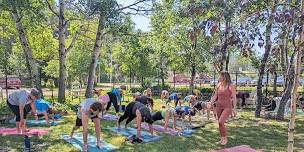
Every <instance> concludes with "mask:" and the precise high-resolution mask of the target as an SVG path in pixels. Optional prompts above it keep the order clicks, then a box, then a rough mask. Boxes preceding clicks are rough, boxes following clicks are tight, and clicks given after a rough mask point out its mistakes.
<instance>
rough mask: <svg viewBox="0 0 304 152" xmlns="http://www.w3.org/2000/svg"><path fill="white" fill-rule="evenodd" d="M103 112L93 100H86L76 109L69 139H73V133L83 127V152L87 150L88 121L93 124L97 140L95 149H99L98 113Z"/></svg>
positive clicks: (99, 104)
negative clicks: (74, 122)
mask: <svg viewBox="0 0 304 152" xmlns="http://www.w3.org/2000/svg"><path fill="white" fill-rule="evenodd" d="M103 110H104V107H103V105H102V104H101V103H100V102H98V101H97V100H96V99H95V98H88V99H85V100H84V101H82V102H81V104H80V107H79V108H78V112H77V118H76V124H75V126H74V127H73V129H72V132H71V134H70V138H72V137H73V134H74V131H75V130H76V129H78V128H79V127H81V126H83V147H82V150H83V151H87V150H88V119H89V118H91V120H92V121H93V122H94V124H95V132H96V138H97V141H96V143H97V147H98V148H101V146H102V145H101V144H100V142H99V141H100V119H99V118H98V115H99V113H100V112H102V111H103Z"/></svg>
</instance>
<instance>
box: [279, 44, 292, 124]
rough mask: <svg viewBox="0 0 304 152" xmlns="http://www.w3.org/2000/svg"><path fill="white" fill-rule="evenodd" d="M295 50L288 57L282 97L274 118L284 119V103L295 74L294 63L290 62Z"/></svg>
mask: <svg viewBox="0 0 304 152" xmlns="http://www.w3.org/2000/svg"><path fill="white" fill-rule="evenodd" d="M295 49H296V48H295ZM295 52H296V50H294V52H293V53H292V55H291V57H290V62H289V63H290V64H289V67H288V71H287V75H288V77H286V83H285V86H284V92H283V95H282V99H281V101H280V105H279V109H278V112H277V116H276V119H278V120H283V119H284V113H285V105H286V103H287V101H288V99H289V98H290V97H291V89H292V86H293V82H294V76H295V75H294V74H295V71H294V65H293V64H292V63H293V62H294V56H295Z"/></svg>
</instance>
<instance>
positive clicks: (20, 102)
mask: <svg viewBox="0 0 304 152" xmlns="http://www.w3.org/2000/svg"><path fill="white" fill-rule="evenodd" d="M39 96H40V92H39V91H38V90H37V89H31V91H30V92H28V91H26V90H18V91H14V92H13V93H11V94H9V96H8V99H7V102H6V103H7V105H8V107H9V108H10V109H11V110H12V111H13V113H14V114H15V116H16V129H17V132H18V133H23V132H28V131H29V130H27V129H26V116H27V114H28V113H29V112H30V111H31V110H32V114H33V115H34V114H35V115H36V109H35V104H34V100H35V99H37V98H39Z"/></svg>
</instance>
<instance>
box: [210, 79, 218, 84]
mask: <svg viewBox="0 0 304 152" xmlns="http://www.w3.org/2000/svg"><path fill="white" fill-rule="evenodd" d="M217 83H218V81H217V80H210V84H211V85H213V84H217Z"/></svg>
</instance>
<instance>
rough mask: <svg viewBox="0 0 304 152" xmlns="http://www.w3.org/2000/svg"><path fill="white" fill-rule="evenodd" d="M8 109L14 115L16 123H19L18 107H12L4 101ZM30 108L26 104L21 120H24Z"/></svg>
mask: <svg viewBox="0 0 304 152" xmlns="http://www.w3.org/2000/svg"><path fill="white" fill-rule="evenodd" d="M6 103H7V105H8V107H9V108H10V109H11V110H12V111H13V113H14V114H15V115H16V122H20V111H19V106H17V105H12V104H11V103H9V102H8V101H6ZM31 109H32V108H31V106H30V104H27V105H25V106H24V108H23V119H26V115H27V114H28V113H29V112H30V111H31Z"/></svg>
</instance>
